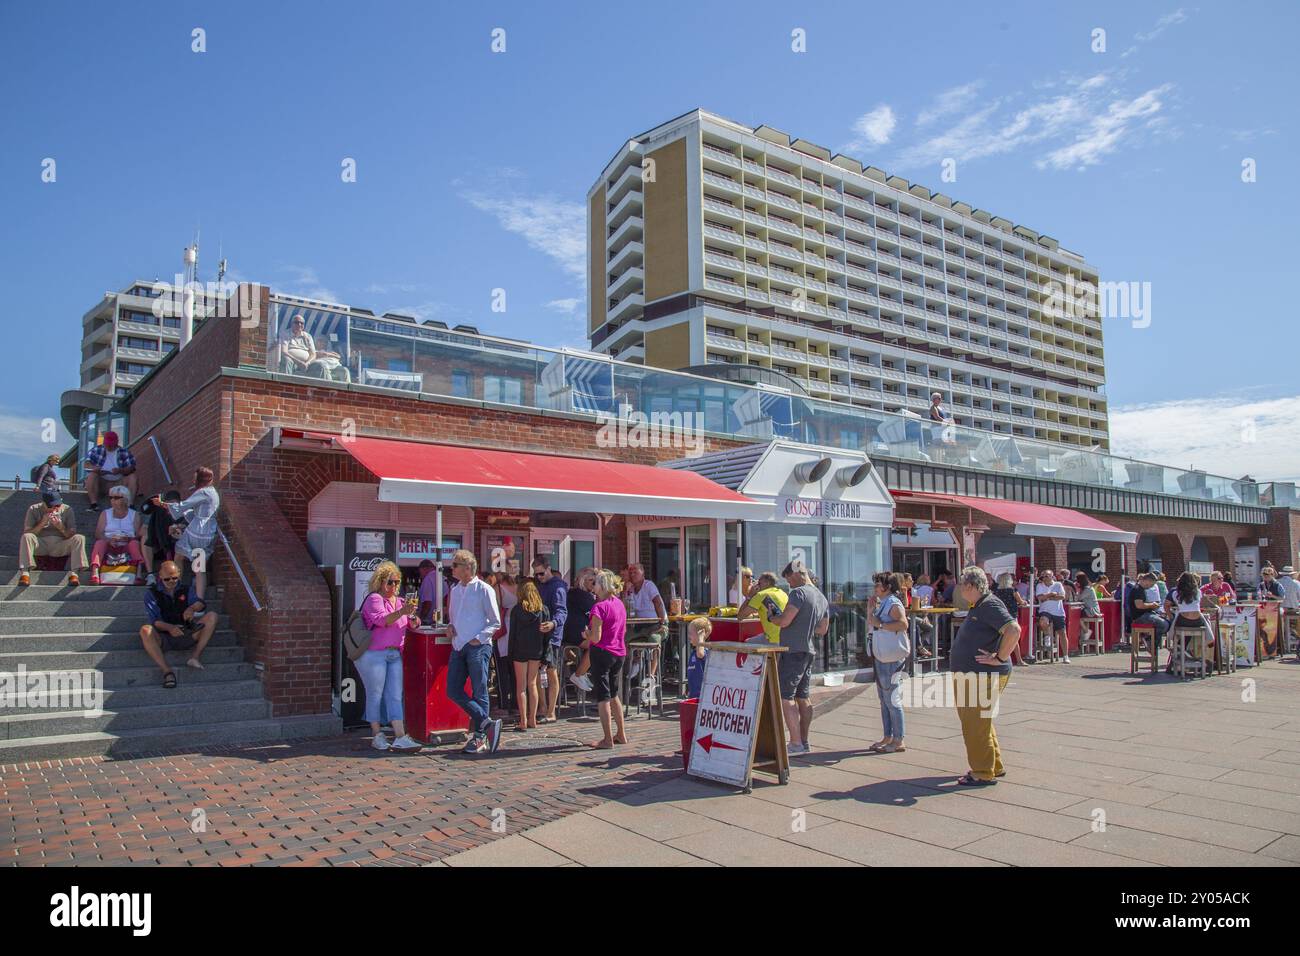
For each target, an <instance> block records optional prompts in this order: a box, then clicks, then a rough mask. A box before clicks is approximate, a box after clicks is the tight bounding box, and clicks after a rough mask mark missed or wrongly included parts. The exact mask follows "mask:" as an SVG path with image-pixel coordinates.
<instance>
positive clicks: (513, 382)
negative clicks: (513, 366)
mask: <svg viewBox="0 0 1300 956" xmlns="http://www.w3.org/2000/svg"><path fill="white" fill-rule="evenodd" d="M523 396H524V383H523V380H522V379H518V378H513V377H511V376H507V375H484V376H483V401H485V402H501V403H502V404H505V405H522V404H523V403H524V402H523Z"/></svg>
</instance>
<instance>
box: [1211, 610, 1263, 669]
mask: <svg viewBox="0 0 1300 956" xmlns="http://www.w3.org/2000/svg"><path fill="white" fill-rule="evenodd" d="M1255 617H1256V614H1255V608H1253V607H1238V608H1226V607H1225V608H1222V609H1220V611H1219V621H1220V625H1221V627H1222V629H1223V630H1224V631H1225V632H1228V633H1231V634H1232V635H1233V637H1232V641H1233V645H1234V650H1235V652H1236V657H1237V666H1238V667H1254V666H1255Z"/></svg>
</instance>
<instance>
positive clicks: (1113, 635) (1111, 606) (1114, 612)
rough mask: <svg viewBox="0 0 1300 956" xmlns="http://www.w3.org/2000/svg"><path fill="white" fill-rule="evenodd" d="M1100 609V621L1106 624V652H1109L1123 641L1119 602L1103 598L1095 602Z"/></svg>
mask: <svg viewBox="0 0 1300 956" xmlns="http://www.w3.org/2000/svg"><path fill="white" fill-rule="evenodd" d="M1097 606H1098V607H1099V608H1101V617H1102V620H1104V621H1105V622H1106V650H1108V651H1109V650H1110V649H1111V648H1113V647H1115V646H1116V645H1118V644H1119V642H1120V641H1122V640H1123V639H1124V625H1123V623H1122V622H1121V620H1120V613H1119V610H1120V608H1119V601H1116V600H1114V599H1112V598H1103V599H1101V600H1099V601H1098V602H1097Z"/></svg>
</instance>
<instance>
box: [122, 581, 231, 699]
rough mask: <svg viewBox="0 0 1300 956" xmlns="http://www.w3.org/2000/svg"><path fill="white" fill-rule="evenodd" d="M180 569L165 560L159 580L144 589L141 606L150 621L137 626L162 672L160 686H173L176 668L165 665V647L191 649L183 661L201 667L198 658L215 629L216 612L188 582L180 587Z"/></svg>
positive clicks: (198, 668)
mask: <svg viewBox="0 0 1300 956" xmlns="http://www.w3.org/2000/svg"><path fill="white" fill-rule="evenodd" d="M180 580H181V569H180V567H179V566H178V565H177V564H176V562H175V561H164V562H163V566H162V567H161V568H160V569H159V570H158V583H157V584H154V585H152V586H150V587H148V588H146V589H145V592H144V595H145V596H144V607H145V612H146V613H147V614H148V615H149V623H148V624H146V625H144V627H142V628H140V641H141V643H143V644H144V650H145V653H146V654H148V655H149V658H150V659H151V660H152V661H153V662H154V663H155V664H157V665H158V667H159V669H160V670H161V671H162V672H163V686H164V687H175V686H176V672H175V671H173V670H172V669H171V668H170V667H168V666H167V658H166V656H165V655H166V652H167V651H188V650H191V649H193V653H192V654H191V655H190V657H189V660H187V661H186V662H185V663H186V665H187V666H189V667H193V668H195V669H196V670H203V664H202V663H201V662H200V661H199V658H200V657H202V656H203V649H204V648H205V647H207V646H208V641H210V640H212V634H213V632H214V631H216V629H217V612H216V611H209V610H208V607H207V604H206V602H204V601H201V600H200V599H199V597H198V594H197V593H196V592H195V590H194V586H193V585H191V586H190V588H189V590H188V591H183V590H181V588H180Z"/></svg>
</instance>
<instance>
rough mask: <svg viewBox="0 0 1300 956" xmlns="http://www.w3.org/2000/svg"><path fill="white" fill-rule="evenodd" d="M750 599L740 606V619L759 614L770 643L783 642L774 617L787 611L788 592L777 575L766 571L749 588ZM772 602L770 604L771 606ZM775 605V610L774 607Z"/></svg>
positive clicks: (738, 615) (738, 616)
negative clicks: (779, 582)
mask: <svg viewBox="0 0 1300 956" xmlns="http://www.w3.org/2000/svg"><path fill="white" fill-rule="evenodd" d="M748 598H749V599H748V600H747V601H746V602H745V603H744V604H742V605H741V606H740V613H738V614H737V615H736V617H737V618H738V619H739V620H742V621H743V620H745V618H747V617H754V616H755V615H757V617H758V619H759V620H760V621H761V622H762V624H763V634H764V636H765V637H766V638H767V640H768V643H770V644H779V643H781V628H780V627H779V626H778V625H776V624H774V623H772V618H775V617H780V616H781V613H782V612H783V611H785V602H786V593H785V592H784V591H782V590H781V588H780V587H779V586H778V585H777V583H776V575H775V574H773V573H772V572H771V571H764V572H763V573H762V574H760V575H759V576H758V578H757V579H756V580H755V581H754V584H753V586H752V587H751V588H750V589H749V595H748ZM769 602H770V606H769ZM773 607H775V610H773V609H772V608H773Z"/></svg>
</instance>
